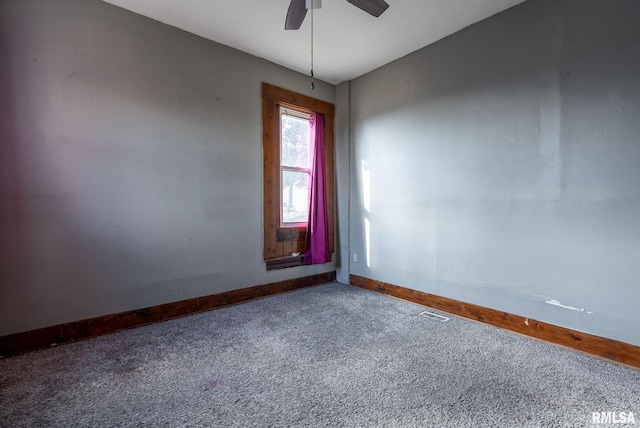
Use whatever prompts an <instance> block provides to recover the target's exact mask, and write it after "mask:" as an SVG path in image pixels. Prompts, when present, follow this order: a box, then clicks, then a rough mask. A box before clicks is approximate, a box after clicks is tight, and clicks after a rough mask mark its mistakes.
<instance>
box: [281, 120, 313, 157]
mask: <svg viewBox="0 0 640 428" xmlns="http://www.w3.org/2000/svg"><path fill="white" fill-rule="evenodd" d="M280 125H281V126H280V129H281V132H282V135H281V138H280V141H281V150H280V153H281V164H282V166H292V167H297V168H309V127H310V124H309V120H308V119H303V118H299V117H295V116H290V115H288V114H282V115H281V124H280Z"/></svg>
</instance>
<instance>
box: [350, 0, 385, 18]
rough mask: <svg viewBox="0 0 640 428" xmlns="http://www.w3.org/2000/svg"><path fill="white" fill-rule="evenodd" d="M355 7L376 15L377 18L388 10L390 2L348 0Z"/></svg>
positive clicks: (382, 0) (380, 0)
mask: <svg viewBox="0 0 640 428" xmlns="http://www.w3.org/2000/svg"><path fill="white" fill-rule="evenodd" d="M347 1H348V2H349V3H351V4H352V5H354V6H355V7H357V8H359V9H362V10H364V11H365V12H367V13H369V14H371V15H373V16H375V17H376V18H377V17H379V16H380V15H382V12H384V11H385V10H387V8H388V7H389V4H388V3H387V2H386V1H384V0H347Z"/></svg>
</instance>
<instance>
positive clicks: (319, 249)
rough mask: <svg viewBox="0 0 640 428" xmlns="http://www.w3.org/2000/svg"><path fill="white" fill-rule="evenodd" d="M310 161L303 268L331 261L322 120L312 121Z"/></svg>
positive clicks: (315, 117)
mask: <svg viewBox="0 0 640 428" xmlns="http://www.w3.org/2000/svg"><path fill="white" fill-rule="evenodd" d="M310 137H311V141H312V142H313V158H312V163H311V181H310V183H309V188H310V192H309V193H310V201H309V220H308V223H307V238H306V240H305V243H304V245H305V251H304V258H303V263H304V264H314V265H315V264H323V263H327V262H329V261H331V253H330V251H329V222H328V216H327V189H326V162H325V156H324V151H325V148H324V145H325V143H324V116H322V115H321V114H316V115H313V118H312V119H311V136H310Z"/></svg>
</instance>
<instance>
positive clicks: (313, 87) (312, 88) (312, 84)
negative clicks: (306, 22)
mask: <svg viewBox="0 0 640 428" xmlns="http://www.w3.org/2000/svg"><path fill="white" fill-rule="evenodd" d="M313 9H314V8H313V5H312V7H311V90H314V89H315V86H316V85H315V84H314V82H313Z"/></svg>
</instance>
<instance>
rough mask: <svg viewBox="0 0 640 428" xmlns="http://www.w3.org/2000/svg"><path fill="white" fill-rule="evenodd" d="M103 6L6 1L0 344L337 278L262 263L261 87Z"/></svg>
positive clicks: (201, 44) (212, 48)
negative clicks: (192, 302) (242, 292)
mask: <svg viewBox="0 0 640 428" xmlns="http://www.w3.org/2000/svg"><path fill="white" fill-rule="evenodd" d="M262 81H265V82H268V83H271V84H275V85H278V86H282V87H285V88H287V89H291V90H294V91H297V92H302V93H306V94H308V95H312V96H314V97H316V98H320V99H323V100H325V101H330V102H333V101H334V98H335V87H334V86H332V85H328V84H324V83H321V82H318V83H317V85H316V90H315V91H313V92H311V90H310V88H309V86H310V85H309V79H308V77H306V76H303V75H301V74H297V73H295V72H292V71H289V70H286V69H284V68H281V67H278V66H276V65H274V64H271V63H269V62H266V61H263V60H260V59H257V58H255V57H251V56H249V55H245V54H242V53H240V52H238V51H235V50H232V49H230V48H227V47H224V46H221V45H218V44H216V43H213V42H210V41H206V40H204V39H201V38H199V37H196V36H194V35H191V34H188V33H185V32H183V31H180V30H177V29H175V28H172V27H169V26H166V25H163V24H160V23H157V22H154V21H152V20H149V19H146V18H143V17H140V16H138V15H135V14H132V13H130V12H127V11H125V10H122V9H119V8H117V7H115V6H111V5H108V4H105V3H102V2H100V1H98V0H76V1H74V0H56V1H45V0H41V1H35V0H25V1H23V0H21V1H0V94H2V95H1V96H0V121H1V122H0V138H1V145H0V180H1V181H0V207H1V208H0V210H1V211H0V220H1V222H0V335H5V334H10V333H14V332H20V331H26V330H30V329H34V328H38V327H43V326H49V325H54V324H58V323H62V322H67V321H72V320H79V319H84V318H88V317H94V316H99V315H104V314H109V313H114V312H120V311H125V310H130V309H137V308H142V307H147V306H151V305H156V304H161V303H165V302H171V301H177V300H182V299H186V298H190V297H195V296H201V295H207V294H213V293H218V292H222V291H226V290H231V289H237V288H243V287H248V286H253V285H258V284H264V283H269V282H274V281H279V280H284V279H288V278H292V277H300V276H306V275H311V274H315V273H319V272H324V271H329V270H333V269H335V268H336V266H335V264H334V263H331V264H328V265H324V266H312V267H300V268H294V269H286V270H280V271H275V272H269V273H267V272H266V271H265V266H264V263H263V261H262V241H263V238H262V227H263V226H262V223H263V217H262V134H261V126H262V125H261V121H262V117H261V96H260V88H261V82H262Z"/></svg>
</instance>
